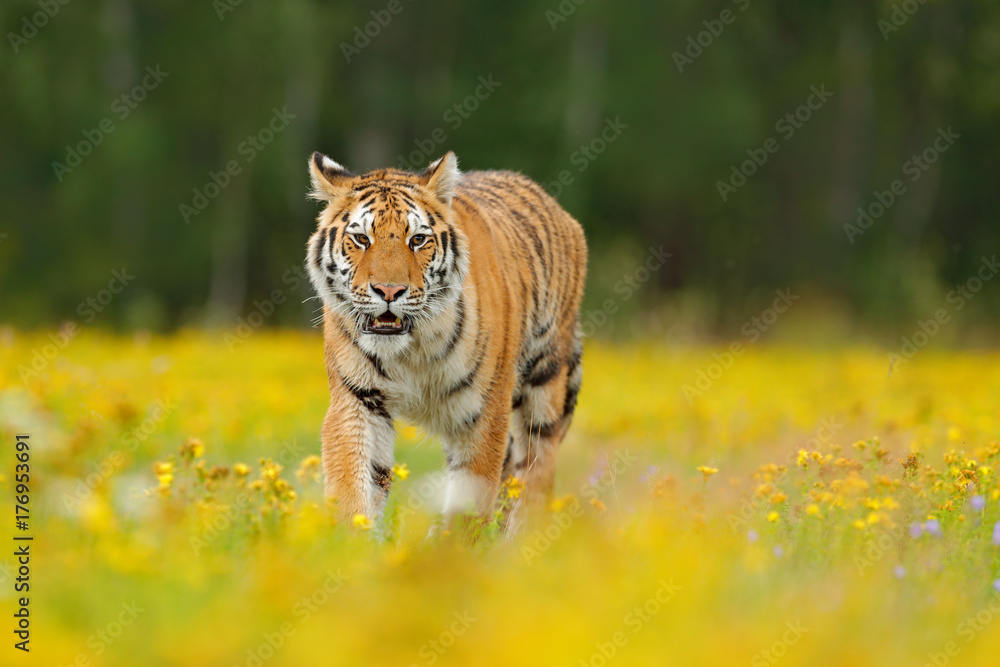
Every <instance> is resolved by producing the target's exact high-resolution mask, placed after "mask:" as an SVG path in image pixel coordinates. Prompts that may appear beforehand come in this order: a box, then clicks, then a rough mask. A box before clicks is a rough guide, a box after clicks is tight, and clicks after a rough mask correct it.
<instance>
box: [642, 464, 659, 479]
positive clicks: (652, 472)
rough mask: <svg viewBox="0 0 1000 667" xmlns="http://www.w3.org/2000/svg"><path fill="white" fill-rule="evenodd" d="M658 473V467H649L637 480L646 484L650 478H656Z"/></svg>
mask: <svg viewBox="0 0 1000 667" xmlns="http://www.w3.org/2000/svg"><path fill="white" fill-rule="evenodd" d="M659 472H660V467H659V466H649V468H647V469H646V474H644V475H641V476H640V477H639V479H640V480H641V481H643V482H648V481H649V478H650V477H656V476H657V475H658V474H659Z"/></svg>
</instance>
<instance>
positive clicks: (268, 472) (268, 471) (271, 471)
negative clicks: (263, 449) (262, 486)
mask: <svg viewBox="0 0 1000 667" xmlns="http://www.w3.org/2000/svg"><path fill="white" fill-rule="evenodd" d="M282 468H283V466H282V465H281V464H280V463H275V462H274V461H271V460H270V459H268V460H267V461H264V462H263V463H261V470H260V476H261V478H262V479H266V480H269V481H272V482H273V481H274V480H276V479H278V475H280V474H281V471H282Z"/></svg>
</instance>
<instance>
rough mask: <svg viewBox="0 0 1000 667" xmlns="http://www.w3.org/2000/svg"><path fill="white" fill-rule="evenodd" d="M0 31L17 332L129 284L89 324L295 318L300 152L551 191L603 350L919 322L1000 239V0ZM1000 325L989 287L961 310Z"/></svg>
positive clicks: (219, 20)
mask: <svg viewBox="0 0 1000 667" xmlns="http://www.w3.org/2000/svg"><path fill="white" fill-rule="evenodd" d="M0 19H2V21H0V23H2V25H3V27H4V35H5V39H4V42H5V43H4V45H3V47H2V48H0V53H2V55H0V94H2V102H0V135H2V137H3V150H2V153H0V197H2V206H0V321H3V322H7V323H11V324H14V325H16V326H20V327H29V328H33V327H42V326H50V325H54V324H58V323H59V322H63V321H66V320H75V321H81V320H83V321H86V316H85V314H88V315H87V316H89V311H88V310H87V309H86V308H81V305H80V304H82V303H86V299H87V298H88V297H93V296H94V295H96V294H99V293H100V290H102V289H105V288H107V287H108V285H109V281H112V277H113V274H112V272H113V271H115V270H118V271H121V270H122V268H123V267H124V268H125V269H126V271H127V274H130V275H134V276H135V278H134V280H131V281H130V282H129V284H128V285H127V287H126V288H125V289H123V290H121V293H120V294H116V295H115V297H114V298H113V299H111V300H110V303H108V304H107V305H106V307H105V306H103V305H102V307H101V308H100V310H99V311H98V312H97V314H96V316H94V317H93V318H92V319H93V323H94V324H95V325H97V326H104V327H108V328H133V327H143V328H151V329H154V330H170V329H173V328H177V327H182V326H194V325H203V324H211V325H215V326H223V327H231V326H232V325H233V324H234V323H235V322H236V321H237V320H238V318H240V317H244V316H246V315H247V314H248V313H249V312H251V311H252V310H253V309H255V308H257V309H259V304H260V302H261V300H264V299H269V298H271V296H273V294H274V293H275V291H276V290H277V291H278V292H279V293H280V294H281V296H282V300H281V301H282V303H279V304H276V307H275V309H274V312H273V314H270V315H269V316H268V318H267V321H268V323H269V324H276V325H277V324H281V325H292V326H309V322H310V319H311V318H312V317H313V316H314V311H315V309H316V302H315V301H309V302H305V303H301V302H302V301H303V300H304V299H306V298H307V297H309V296H311V294H312V292H311V288H309V287H308V285H306V284H300V282H301V281H299V280H298V279H297V272H298V267H300V266H301V264H302V258H303V254H304V250H303V248H304V244H305V241H306V239H307V237H308V235H309V233H310V231H311V229H312V228H313V226H314V218H315V215H316V213H317V212H318V206H317V204H316V203H314V202H310V201H308V200H307V199H306V198H305V192H306V189H307V182H308V179H307V169H306V160H307V157H308V156H309V155H310V153H311V152H312V151H314V150H321V151H323V152H325V153H327V154H328V155H330V156H331V157H333V158H334V159H336V160H338V161H340V162H342V163H343V164H345V165H347V166H348V167H349V168H351V169H352V170H354V171H356V172H359V171H363V170H367V169H372V168H377V167H383V166H400V165H409V166H412V167H413V168H418V169H422V168H423V167H424V166H425V165H426V164H427V163H428V162H430V161H431V160H433V159H435V158H437V157H438V156H440V155H441V154H443V153H444V152H445V151H446V150H454V151H455V152H456V153H457V155H458V156H459V160H460V164H461V166H462V168H463V169H466V170H469V169H488V168H492V169H513V170H519V171H522V172H524V173H526V174H528V175H529V176H531V177H533V178H535V179H536V180H538V181H539V182H541V183H544V184H547V187H548V188H549V189H550V191H552V192H553V193H557V194H558V198H559V200H560V201H561V202H562V204H563V205H564V206H565V207H566V208H567V209H568V210H569V211H570V212H571V213H572V214H573V215H574V216H575V217H577V218H578V219H579V220H580V221H581V223H582V224H583V225H584V227H585V229H586V231H587V234H588V237H589V239H590V243H591V248H592V262H591V278H590V281H589V287H588V290H589V291H588V301H587V309H589V310H590V311H594V310H595V309H596V310H601V309H603V305H602V304H604V303H605V300H607V299H612V300H614V301H615V304H616V310H617V312H615V313H613V314H612V317H611V319H612V320H614V323H613V325H612V326H608V327H605V328H603V329H602V330H601V335H628V334H630V333H632V334H635V333H638V334H649V333H652V334H656V335H661V334H662V335H668V336H669V335H671V334H675V335H677V336H681V335H687V334H692V335H713V334H716V335H731V334H732V333H733V327H738V325H739V323H740V322H743V321H745V320H746V319H747V317H748V316H751V315H753V314H756V313H759V312H760V310H761V308H763V307H766V306H767V305H768V304H770V303H771V301H772V300H773V299H774V291H775V289H779V288H781V289H784V288H786V287H791V289H792V291H793V292H795V293H796V294H799V295H801V296H802V299H801V302H800V303H801V304H802V306H801V307H800V309H799V310H800V313H801V314H807V313H808V315H809V317H808V318H802V319H808V320H810V321H813V322H816V323H824V324H823V326H827V325H826V324H825V323H826V322H839V323H840V324H837V325H830V326H832V327H833V328H834V330H837V331H842V330H848V331H854V332H858V331H860V330H865V331H882V332H897V333H898V332H899V331H903V332H906V331H912V330H913V329H915V327H916V322H917V321H918V319H920V318H925V317H929V316H931V314H932V313H933V312H934V311H935V309H937V308H941V307H944V306H945V304H946V303H947V301H946V299H947V294H948V292H949V290H951V289H953V288H954V287H955V286H956V285H965V284H966V283H967V281H968V280H969V279H970V278H971V277H974V276H975V275H976V273H977V271H979V270H980V266H981V263H982V258H983V257H984V256H985V257H991V256H993V255H994V253H997V252H998V251H1000V225H998V220H1000V196H998V193H1000V187H998V186H1000V159H998V158H1000V4H998V3H996V2H995V0H927V1H926V2H918V1H917V0H907V2H895V3H894V2H889V1H887V0H886V1H877V2H867V1H861V0H846V1H840V2H831V1H827V0H815V1H812V2H788V1H776V2H763V1H762V0H736V1H732V2H731V1H729V0H715V1H710V2H706V1H694V0H677V1H672V2H653V1H651V0H650V1H633V2H624V3H623V2H608V1H607V0H562V1H561V2H560V1H559V0H549V1H548V2H536V1H534V0H531V1H529V0H508V1H506V2H503V3H469V2H458V1H443V2H434V3H430V2H413V1H411V0H391V1H390V0H379V1H376V2H351V3H348V2H320V1H318V0H283V1H282V2H266V3H265V2H242V1H240V0H214V1H213V0H201V1H199V2H184V3H178V2H168V1H166V0H143V1H142V2H139V1H138V0H98V1H95V2H82V1H80V0H76V1H73V0H69V1H68V2H65V3H63V0H42V1H41V2H37V1H36V2H28V1H8V2H4V3H3V5H2V7H0ZM817 90H818V91H823V90H825V91H829V92H830V93H832V96H830V97H829V99H828V100H826V101H824V102H823V103H821V104H818V103H817V102H818V99H819V98H815V97H814V98H812V99H813V103H814V108H813V109H808V107H804V109H806V111H805V112H804V111H803V110H802V109H800V107H802V105H805V104H807V101H808V100H809V99H810V95H813V91H817ZM797 111H798V113H799V114H800V116H799V120H798V121H797V122H791V121H788V120H786V121H785V124H784V125H782V124H780V123H781V121H782V119H784V118H785V116H786V114H793V116H794V114H795V113H796V112H797ZM803 116H808V119H807V120H804V121H803V120H802V118H803ZM789 126H791V127H792V128H793V130H794V131H793V132H792V133H791V134H790V135H789V132H788V128H789ZM948 128H951V132H952V133H954V134H957V135H958V138H957V139H954V140H953V141H950V142H948V143H947V147H946V148H945V149H944V150H943V151H942V152H940V153H939V154H938V155H936V158H937V159H936V161H935V162H934V163H933V164H929V165H927V168H926V169H923V168H920V169H918V170H917V171H913V165H912V163H911V164H910V170H909V171H907V164H908V163H909V162H910V161H911V160H912V159H913V157H914V156H921V155H922V154H924V151H925V150H926V149H930V148H931V147H933V146H934V141H935V139H936V138H937V137H939V136H940V134H939V131H940V132H942V133H947V132H948V131H949V130H948ZM602 133H603V138H602V139H601V140H598V138H601V137H602ZM768 139H774V140H775V141H776V145H777V147H778V148H777V150H776V151H774V150H771V151H770V152H767V151H766V150H763V148H764V147H765V146H766V145H767V144H766V142H767V141H768ZM942 145H943V143H942V142H939V144H938V146H939V148H940V147H941V146H942ZM581 146H589V147H590V149H589V150H587V151H581ZM770 146H771V148H772V149H773V148H774V146H775V144H774V143H772V144H770ZM748 151H749V152H748ZM762 154H766V162H763V164H759V165H750V164H747V165H745V166H744V167H742V168H743V169H744V172H745V173H746V172H754V173H753V174H752V175H750V176H747V177H746V178H745V184H740V185H738V187H735V190H734V191H731V192H728V193H727V195H726V196H725V197H723V195H722V194H720V185H719V183H720V182H728V183H730V185H733V184H739V183H741V181H740V180H739V177H735V178H734V177H733V170H734V169H737V170H738V169H741V165H743V163H745V162H746V161H747V160H750V159H754V156H757V161H758V162H760V161H761V155H762ZM74 156H75V157H74ZM227 167H228V168H229V169H230V171H229V173H228V174H226V173H225V172H226V170H227ZM911 173H913V174H919V176H918V178H917V179H916V180H911V175H910V174H911ZM561 176H562V178H563V181H564V182H563V183H559V179H560V177H561ZM897 179H898V180H900V181H902V183H903V184H904V187H905V191H904V193H903V194H898V195H894V196H893V199H894V202H893V203H892V204H891V205H887V206H886V207H885V212H884V214H883V215H881V216H875V215H873V216H872V222H871V224H870V225H869V228H868V229H867V230H864V233H863V234H860V235H857V236H855V235H852V234H851V233H849V231H850V228H847V229H845V225H855V226H857V225H858V218H859V213H858V208H859V207H863V208H864V209H866V210H868V211H870V212H873V213H877V212H878V210H879V209H878V207H875V208H872V205H873V202H877V201H878V196H880V197H882V199H883V200H885V199H886V194H885V193H891V184H892V183H893V181H895V180H897ZM213 181H214V183H213ZM213 185H214V186H215V187H213ZM876 192H879V193H883V194H880V195H878V196H876V194H875V193H876ZM660 246H662V248H663V251H665V252H668V253H672V256H671V257H670V258H669V259H667V260H666V261H665V263H663V264H662V265H660V266H659V268H658V269H657V270H655V271H653V272H652V273H651V274H650V278H649V279H648V281H646V282H644V283H642V284H641V286H639V287H638V289H636V290H634V292H633V291H631V290H630V291H626V290H624V289H623V288H621V284H620V283H619V281H620V280H622V279H623V277H624V276H626V275H635V276H636V277H637V278H638V279H640V280H641V279H642V278H643V276H644V275H645V274H644V273H643V272H642V271H639V273H638V274H635V271H636V269H637V267H639V266H641V265H642V264H643V263H644V262H645V261H646V260H647V258H648V257H649V251H648V249H649V248H650V247H653V248H660ZM616 285H618V286H619V287H618V289H617V290H616ZM626 294H627V296H626ZM255 301H257V302H258V303H257V304H255V303H254V302H255ZM264 310H266V309H264ZM265 314H267V313H265ZM998 316H1000V281H998V283H997V284H993V283H990V282H986V283H985V284H984V285H983V286H982V289H981V291H979V292H978V293H977V294H976V297H975V299H974V300H970V301H969V303H968V304H967V307H966V308H964V309H963V313H962V317H963V318H964V319H963V321H964V322H966V323H968V324H969V325H970V327H971V329H966V330H967V331H968V330H972V329H975V328H976V327H980V329H979V330H980V331H984V330H991V329H992V328H993V327H995V326H996V324H997V323H998V319H1000V317H998ZM86 323H88V324H89V323H90V322H86ZM973 325H974V326H973ZM837 326H841V327H846V329H844V328H842V329H837V328H836V327H837Z"/></svg>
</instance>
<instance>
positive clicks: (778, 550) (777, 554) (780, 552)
mask: <svg viewBox="0 0 1000 667" xmlns="http://www.w3.org/2000/svg"><path fill="white" fill-rule="evenodd" d="M772 553H773V554H774V555H775V557H777V558H781V557H782V556H784V555H785V550H784V549H782V548H781V547H774V551H773V552H772Z"/></svg>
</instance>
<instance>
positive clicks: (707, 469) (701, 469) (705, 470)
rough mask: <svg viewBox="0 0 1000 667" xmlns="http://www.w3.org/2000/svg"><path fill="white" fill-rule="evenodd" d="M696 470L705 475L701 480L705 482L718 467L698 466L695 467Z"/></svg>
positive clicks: (717, 470)
mask: <svg viewBox="0 0 1000 667" xmlns="http://www.w3.org/2000/svg"><path fill="white" fill-rule="evenodd" d="M696 470H697V471H698V472H700V473H701V474H702V475H704V476H705V477H704V480H703V481H705V482H707V481H708V478H709V477H711V476H712V475H714V474H715V473H717V472H719V469H718V468H712V467H711V466H698V467H697V468H696Z"/></svg>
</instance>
